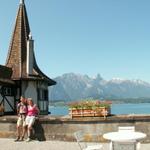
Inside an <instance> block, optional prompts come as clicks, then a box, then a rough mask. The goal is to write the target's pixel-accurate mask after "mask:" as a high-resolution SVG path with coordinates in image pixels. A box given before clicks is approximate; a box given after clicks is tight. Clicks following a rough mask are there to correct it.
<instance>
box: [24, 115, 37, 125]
mask: <svg viewBox="0 0 150 150" xmlns="http://www.w3.org/2000/svg"><path fill="white" fill-rule="evenodd" d="M35 119H36V117H35V116H27V117H26V120H25V124H26V125H27V126H28V127H32V126H33V124H34V123H35Z"/></svg>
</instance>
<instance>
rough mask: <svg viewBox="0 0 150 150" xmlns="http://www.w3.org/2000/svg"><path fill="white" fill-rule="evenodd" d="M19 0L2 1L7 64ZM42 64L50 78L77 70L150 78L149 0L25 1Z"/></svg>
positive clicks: (1, 39) (1, 57) (1, 48)
mask: <svg viewBox="0 0 150 150" xmlns="http://www.w3.org/2000/svg"><path fill="white" fill-rule="evenodd" d="M18 4H19V0H11V1H10V0H1V5H0V64H5V60H6V55H7V52H8V47H9V42H10V38H11V34H12V31H13V27H14V22H15V17H16V13H17V9H18ZM26 8H27V12H28V17H29V23H30V28H31V31H32V35H33V38H34V40H35V54H36V59H37V63H38V65H39V67H40V68H41V70H42V71H43V72H44V73H46V74H47V75H48V76H50V77H51V78H54V77H56V76H60V75H62V74H64V73H68V72H74V73H81V74H88V75H89V76H95V75H96V74H97V73H100V74H101V76H102V77H104V78H105V79H107V80H109V79H111V78H114V77H120V78H124V79H142V80H144V81H148V82H150V1H149V0H42V1H37V0H26Z"/></svg>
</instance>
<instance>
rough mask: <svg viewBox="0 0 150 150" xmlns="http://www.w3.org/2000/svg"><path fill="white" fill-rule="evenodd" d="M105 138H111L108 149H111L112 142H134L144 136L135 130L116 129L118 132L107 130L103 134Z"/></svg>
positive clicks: (138, 146) (144, 135) (138, 145)
mask: <svg viewBox="0 0 150 150" xmlns="http://www.w3.org/2000/svg"><path fill="white" fill-rule="evenodd" d="M103 137H104V138H105V139H107V140H111V143H110V150H113V146H112V145H113V143H114V142H125V143H126V142H136V141H137V140H140V139H143V138H145V137H146V134H145V133H141V132H135V131H132V132H131V131H130V132H128V131H118V132H109V133H106V134H104V135H103ZM136 145H137V150H138V149H140V142H138V143H137V144H136Z"/></svg>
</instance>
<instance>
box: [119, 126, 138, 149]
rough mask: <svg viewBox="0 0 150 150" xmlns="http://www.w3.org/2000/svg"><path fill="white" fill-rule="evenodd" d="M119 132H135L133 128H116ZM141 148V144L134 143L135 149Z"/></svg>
mask: <svg viewBox="0 0 150 150" xmlns="http://www.w3.org/2000/svg"><path fill="white" fill-rule="evenodd" d="M118 131H119V132H127V134H128V132H135V126H119V127H118ZM132 142H136V141H135V140H132ZM140 147H141V143H140V142H137V143H136V149H137V150H139V149H140Z"/></svg>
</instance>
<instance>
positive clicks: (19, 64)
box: [6, 0, 56, 85]
mask: <svg viewBox="0 0 150 150" xmlns="http://www.w3.org/2000/svg"><path fill="white" fill-rule="evenodd" d="M29 35H30V26H29V22H28V16H27V12H26V6H25V3H24V0H20V4H19V9H18V13H17V17H16V22H15V27H14V31H13V34H12V39H11V42H10V46H9V52H8V56H7V60H6V66H7V67H10V68H12V71H13V73H12V77H11V78H12V80H24V79H25V80H45V81H46V82H48V85H54V84H56V82H55V81H53V80H51V79H50V78H49V77H47V76H46V75H45V74H44V73H43V72H42V71H41V70H40V69H39V67H38V65H37V63H36V59H35V55H34V50H33V57H32V58H33V61H32V62H33V64H32V66H33V69H32V73H30V74H28V73H27V57H28V56H27V42H28V40H30V39H29Z"/></svg>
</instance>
